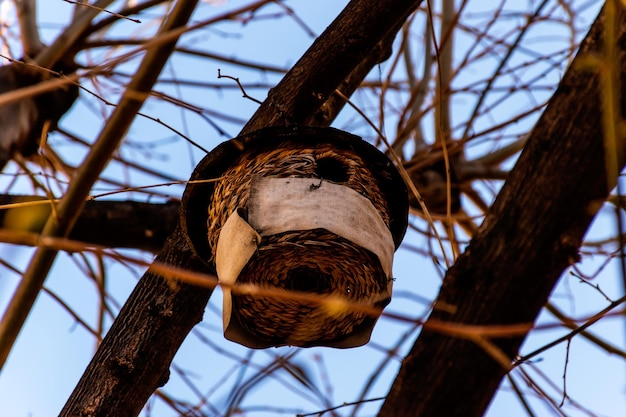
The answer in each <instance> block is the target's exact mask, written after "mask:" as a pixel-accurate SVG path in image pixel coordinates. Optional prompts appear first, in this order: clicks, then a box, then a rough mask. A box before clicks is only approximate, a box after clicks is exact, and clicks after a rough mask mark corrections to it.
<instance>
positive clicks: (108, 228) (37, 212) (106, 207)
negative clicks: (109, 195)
mask: <svg viewBox="0 0 626 417" xmlns="http://www.w3.org/2000/svg"><path fill="white" fill-rule="evenodd" d="M38 200H39V201H42V202H45V201H46V199H45V198H43V197H28V196H15V195H0V208H1V206H3V205H7V204H15V203H23V202H26V201H38ZM179 206H180V204H179V202H178V201H169V202H167V203H142V202H137V201H102V200H94V201H88V202H87V203H86V204H85V207H84V208H83V211H82V212H81V213H80V217H78V219H77V221H76V224H75V225H74V228H73V229H72V230H71V232H70V234H69V236H68V237H69V238H70V239H73V240H78V241H81V242H89V243H95V244H97V245H99V246H109V247H113V248H131V249H140V250H145V251H150V252H154V253H156V252H158V251H160V250H161V248H162V247H163V244H164V242H165V239H166V238H167V237H168V236H169V235H170V234H172V232H173V231H174V228H175V227H176V224H177V223H178V208H179ZM50 213H51V207H50V205H49V204H38V205H36V206H30V205H26V206H23V207H19V206H18V207H15V208H10V209H7V210H0V227H3V228H8V229H12V228H19V229H23V227H24V224H27V225H28V230H29V231H30V232H35V233H40V232H41V230H42V229H43V225H44V222H45V220H46V219H47V218H48V216H49V215H50Z"/></svg>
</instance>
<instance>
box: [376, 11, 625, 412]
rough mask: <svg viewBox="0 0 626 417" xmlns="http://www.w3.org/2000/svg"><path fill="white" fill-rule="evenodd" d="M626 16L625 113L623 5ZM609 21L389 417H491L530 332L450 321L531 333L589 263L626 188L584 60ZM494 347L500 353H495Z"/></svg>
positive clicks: (396, 392) (549, 111)
mask: <svg viewBox="0 0 626 417" xmlns="http://www.w3.org/2000/svg"><path fill="white" fill-rule="evenodd" d="M615 3H616V4H617V3H619V2H615ZM618 14H619V16H618V17H619V26H618V35H617V38H616V40H617V43H618V48H619V57H616V59H619V63H620V67H619V68H620V69H621V74H622V81H621V85H622V89H621V99H622V101H621V103H620V104H621V109H622V114H623V113H624V111H623V109H624V108H626V106H625V104H626V102H625V101H624V100H623V99H624V97H626V90H625V89H624V88H623V87H624V86H626V77H625V76H624V74H625V73H626V71H624V68H626V43H624V39H625V36H626V14H625V13H624V9H623V8H622V6H619V13H618ZM608 18H609V17H608V13H607V14H605V13H604V12H603V13H601V14H600V17H599V18H598V19H597V20H596V21H595V23H594V24H593V26H592V28H591V30H590V32H589V34H588V35H587V37H586V39H585V40H584V42H583V44H582V46H581V50H580V51H579V53H578V55H577V58H576V60H575V61H574V63H573V64H572V65H571V66H570V68H569V69H568V71H567V72H566V74H565V76H564V77H563V80H562V82H561V84H560V85H559V87H558V89H557V91H556V93H555V94H554V96H553V97H552V99H551V100H550V102H549V105H548V107H547V108H546V110H545V112H544V113H543V115H542V117H541V118H540V120H539V121H538V123H537V125H536V126H535V128H534V130H533V131H532V133H531V136H530V138H529V140H528V144H527V145H526V148H525V150H524V151H523V153H522V155H521V156H520V158H519V161H518V162H517V164H516V166H515V168H514V169H513V170H512V171H511V173H510V174H509V177H508V179H507V181H506V183H505V185H504V186H503V188H502V190H501V192H500V194H499V195H498V197H497V198H496V201H495V203H494V204H493V206H492V207H491V209H490V210H489V212H488V214H487V216H486V218H485V220H484V222H483V224H482V226H481V227H480V229H479V230H478V232H477V233H476V235H475V236H474V237H473V239H472V240H471V242H470V244H469V246H468V248H467V250H466V251H465V253H464V254H463V255H462V256H460V257H459V259H458V260H457V262H456V264H455V265H454V266H453V267H452V268H450V270H449V271H448V273H447V275H446V277H445V279H444V283H443V286H442V288H441V290H440V293H439V295H438V297H437V302H436V304H435V307H434V309H433V311H432V313H431V315H430V317H429V318H428V321H427V322H426V324H425V325H424V329H423V331H422V334H421V335H420V336H419V338H418V339H417V341H416V342H415V344H414V346H413V348H412V349H411V351H410V353H409V354H408V356H407V357H406V358H405V360H404V361H403V363H402V367H401V369H400V372H399V374H398V376H397V378H396V380H395V382H394V384H393V386H392V388H391V391H390V393H389V395H388V397H387V399H386V401H385V402H384V404H383V406H382V409H381V411H380V414H379V416H381V417H387V416H394V417H402V416H420V417H428V416H481V415H483V413H484V412H485V410H486V408H487V406H488V405H489V402H490V400H491V398H492V397H493V395H494V393H495V391H496V390H497V388H498V386H499V384H500V382H501V380H502V378H503V377H504V376H505V374H506V373H507V371H508V370H510V364H511V363H512V360H513V358H514V357H515V356H516V355H517V353H518V349H519V348H520V345H521V343H522V342H523V340H524V337H525V335H526V332H523V334H519V333H518V334H517V335H514V336H510V335H509V337H507V336H506V335H504V334H503V335H500V336H495V337H491V338H490V337H489V336H488V335H481V334H480V332H479V331H478V330H475V331H474V332H473V333H471V332H465V333H464V334H462V335H461V336H459V333H457V336H456V337H455V336H454V335H451V334H450V333H449V332H448V333H446V331H445V330H442V326H441V325H442V324H445V323H447V324H453V325H454V324H456V325H458V326H459V327H458V328H457V329H456V330H457V331H462V330H463V329H462V325H481V326H494V325H515V324H528V325H529V326H528V329H530V327H531V326H530V325H531V324H532V323H533V322H534V321H535V319H536V318H537V316H538V314H539V312H540V310H541V308H542V307H543V306H544V304H545V303H546V301H547V300H548V297H549V295H550V293H551V291H552V289H553V288H554V286H555V284H556V282H557V280H558V279H559V277H560V276H561V274H562V273H563V271H564V270H565V269H566V268H567V267H568V266H570V265H571V264H573V263H575V262H577V260H578V259H579V256H578V248H579V247H580V245H581V242H582V238H583V235H584V233H585V231H586V230H587V228H588V227H589V224H590V223H591V220H592V219H593V217H594V215H595V214H596V212H597V210H598V209H599V208H600V207H601V205H602V203H603V202H604V201H605V199H606V197H607V196H608V193H609V191H610V189H611V188H612V187H613V186H614V185H615V183H616V179H617V178H616V175H617V173H618V172H619V171H621V169H622V168H623V161H624V154H625V151H626V149H625V146H624V143H623V140H619V139H618V141H617V143H618V145H617V148H616V149H612V150H611V152H615V154H613V155H614V156H616V158H615V159H617V160H618V161H619V162H618V167H613V169H610V170H609V171H612V172H613V174H612V175H610V174H607V169H606V164H605V157H607V154H606V153H605V150H604V146H605V145H604V141H605V140H606V139H605V136H604V132H603V129H602V125H603V112H602V109H603V108H602V101H601V97H602V96H601V94H602V93H601V90H600V86H601V80H602V79H601V77H600V76H599V74H598V72H593V70H590V69H589V68H588V67H587V68H586V69H582V65H581V64H580V62H581V61H582V60H584V59H587V58H588V57H589V56H590V53H592V52H595V53H596V55H597V53H598V52H599V51H601V50H602V49H603V40H602V39H603V30H604V27H605V26H607V25H606V20H607V19H608ZM611 64H614V62H611V61H608V64H606V63H605V65H611ZM597 70H599V68H596V71H597ZM604 76H606V73H605V74H604ZM609 155H610V154H609ZM614 168H618V169H617V170H615V169H614ZM438 306H446V308H445V309H444V308H438ZM450 307H453V310H454V311H453V312H451V310H450ZM442 322H444V323H442ZM447 327H448V330H450V326H449V325H448V326H447ZM437 329H439V330H437ZM489 343H491V345H489V346H490V348H491V350H490V353H488V352H487V350H489V349H487V350H486V349H485V347H486V346H488V344H489ZM479 345H482V347H481V346H479ZM500 354H503V356H499V358H498V360H496V357H498V355H500Z"/></svg>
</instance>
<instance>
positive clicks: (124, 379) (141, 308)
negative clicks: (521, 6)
mask: <svg viewBox="0 0 626 417" xmlns="http://www.w3.org/2000/svg"><path fill="white" fill-rule="evenodd" d="M420 2H421V0H413V1H409V2H405V1H401V0H384V1H379V0H353V1H352V2H351V3H350V4H349V5H348V6H347V7H346V9H344V11H343V12H342V13H341V14H340V16H339V17H338V18H337V19H336V20H335V21H334V22H333V23H332V24H331V26H329V28H328V29H327V30H326V31H325V32H324V33H323V34H322V35H321V36H320V37H319V38H318V40H317V41H316V42H315V43H314V44H313V45H312V46H311V48H309V50H308V51H307V52H306V53H305V54H304V56H303V57H302V58H301V60H300V61H298V63H297V64H296V65H295V66H294V67H293V68H292V70H291V71H289V73H288V74H286V75H285V78H284V79H283V80H282V81H281V83H280V84H279V85H278V86H277V87H276V88H274V89H273V90H272V92H270V95H269V97H268V99H266V100H265V101H264V102H263V104H262V105H261V106H260V107H259V109H258V111H257V112H256V113H255V115H254V116H253V117H252V119H251V121H250V123H248V124H247V125H246V127H245V128H244V131H243V132H242V133H247V132H250V131H252V130H256V129H258V128H261V127H266V126H272V125H284V124H288V123H296V122H302V121H303V120H306V119H308V118H310V117H312V116H313V114H315V113H316V112H317V111H318V110H319V108H320V107H321V106H322V104H323V103H324V102H325V100H326V98H327V97H329V96H330V94H331V93H332V92H333V91H334V90H335V89H336V88H337V87H338V86H339V84H340V83H341V82H342V81H343V80H344V79H345V78H346V77H347V76H348V75H349V74H350V73H351V72H352V71H353V69H354V68H355V67H356V66H357V65H358V64H359V63H360V62H361V61H362V60H363V59H364V58H365V57H367V56H368V54H369V52H370V51H371V49H372V48H374V46H375V45H376V44H377V43H378V42H379V41H380V40H381V39H383V38H384V37H385V36H386V35H387V34H389V33H390V32H391V31H392V30H394V29H395V30H397V29H396V28H399V27H400V26H401V25H402V23H403V21H404V20H405V19H406V17H407V16H408V15H409V14H410V13H411V12H412V11H413V10H415V8H416V7H417V6H418V5H419V3H420ZM329 57H332V59H331V58H329ZM320 62H324V63H326V65H325V66H324V65H321V64H320ZM364 75H365V74H363V76H364ZM196 172H198V171H196ZM192 177H193V176H192ZM182 215H184V213H182ZM157 261H160V262H163V263H166V264H168V265H171V266H177V267H182V268H187V269H191V270H194V271H196V272H204V273H210V272H211V271H210V270H209V268H208V267H207V266H206V265H205V264H203V263H202V262H200V261H199V260H198V258H197V257H196V256H195V255H194V254H192V253H191V250H190V249H189V246H188V243H187V240H186V238H185V236H184V235H183V233H182V232H181V230H180V228H179V227H178V228H177V229H176V231H175V233H173V234H172V235H171V236H170V238H169V239H168V240H167V241H166V243H165V246H164V248H163V250H162V252H161V253H160V254H159V256H158V257H157ZM210 294H211V291H210V290H207V289H203V288H198V287H195V286H192V285H188V284H185V283H176V284H173V283H172V282H171V281H169V280H167V279H165V278H163V277H159V276H157V275H155V274H153V273H152V272H150V271H149V272H148V273H146V274H145V275H144V276H143V277H142V279H141V280H140V281H139V283H138V284H137V286H136V287H135V290H134V291H133V293H132V294H131V295H130V296H129V299H128V300H127V302H126V305H125V306H124V308H123V309H122V311H120V314H119V315H118V317H117V319H116V320H115V323H114V325H113V326H112V328H111V330H109V332H108V333H107V335H106V337H105V338H104V340H103V341H102V344H101V345H100V348H99V349H98V352H97V353H96V355H95V356H94V358H93V359H92V361H91V363H90V364H89V365H88V367H87V369H86V371H85V374H84V375H83V377H82V378H81V380H80V381H79V383H78V385H77V387H76V388H75V390H74V392H73V393H72V395H71V396H70V398H69V399H68V402H67V403H66V405H65V407H64V408H63V410H62V412H61V414H60V416H75V415H89V416H103V417H104V416H111V415H115V416H122V417H123V416H134V415H137V414H138V413H139V411H140V409H141V407H140V406H139V405H140V404H143V403H145V401H147V399H148V397H149V395H150V394H151V393H152V392H153V391H154V390H155V389H156V388H157V387H159V386H161V385H163V384H164V383H165V382H166V381H167V370H168V368H169V364H170V363H171V361H172V359H173V356H174V354H175V352H176V350H177V349H178V347H179V346H180V344H182V341H183V339H184V337H185V335H186V334H187V333H188V332H189V331H190V330H191V329H192V328H193V326H194V325H195V324H196V323H197V322H198V320H199V319H200V317H201V316H202V312H203V310H204V307H205V305H206V302H207V300H208V298H209V296H210ZM161 312H167V313H168V314H162V313H161ZM166 316H167V317H166ZM155 329H156V330H155Z"/></svg>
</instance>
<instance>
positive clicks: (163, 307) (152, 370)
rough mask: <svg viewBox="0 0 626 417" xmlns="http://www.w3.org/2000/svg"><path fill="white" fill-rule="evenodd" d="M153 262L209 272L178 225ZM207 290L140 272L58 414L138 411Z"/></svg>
mask: <svg viewBox="0 0 626 417" xmlns="http://www.w3.org/2000/svg"><path fill="white" fill-rule="evenodd" d="M172 247H173V248H175V249H174V250H172V249H169V250H168V248H172ZM156 261H157V262H161V263H165V264H170V265H171V264H173V263H175V264H176V266H178V267H180V268H184V269H188V270H192V271H198V272H206V273H210V271H207V269H206V267H205V266H204V265H203V264H202V263H201V262H200V261H199V260H198V258H196V257H195V256H194V255H193V253H192V252H191V249H190V248H189V247H188V246H187V245H186V240H185V237H184V236H183V235H182V233H181V232H180V229H178V228H177V229H176V231H175V232H174V233H173V234H172V235H171V236H170V237H169V238H168V240H167V241H166V244H165V250H163V251H162V252H161V253H160V254H159V255H158V256H157V258H156ZM210 295H211V290H210V289H209V288H203V287H196V286H192V285H188V284H183V283H177V282H173V281H168V280H165V279H163V278H162V277H161V276H160V275H158V274H155V273H153V272H151V271H148V272H147V273H146V274H144V276H143V277H142V278H141V281H140V283H139V284H138V285H137V286H136V287H135V289H134V290H133V292H132V293H131V295H130V296H129V297H128V300H127V302H126V303H125V304H124V307H123V308H122V310H121V311H120V313H119V315H118V319H117V320H115V322H114V323H113V325H112V326H111V329H109V332H108V333H107V335H106V337H105V339H104V340H103V342H102V344H101V345H100V347H99V348H98V350H97V352H96V354H95V355H94V357H93V359H92V360H91V363H90V364H89V366H88V367H87V369H86V370H85V373H84V374H83V376H82V378H81V380H80V382H79V383H78V385H77V387H76V388H75V390H74V392H73V393H72V395H71V396H70V398H69V399H68V401H67V403H66V404H65V407H64V408H63V410H62V411H61V413H60V416H73V417H74V416H81V417H95V416H102V417H104V416H116V417H126V416H128V417H130V416H136V415H138V414H139V412H140V411H141V409H142V408H143V406H144V404H145V402H146V400H147V399H148V398H149V397H150V395H151V394H152V393H153V392H154V390H155V389H156V388H158V387H160V386H162V385H164V384H165V383H166V382H167V380H168V378H169V366H170V361H171V358H172V357H173V356H174V354H175V353H176V351H177V350H178V348H179V347H180V345H181V344H182V342H183V340H184V339H185V337H186V336H187V334H188V333H189V330H190V329H191V327H193V325H195V324H196V323H198V322H200V321H201V320H202V313H203V310H204V306H205V305H206V303H207V302H208V300H209V297H210ZM181 318H182V319H181Z"/></svg>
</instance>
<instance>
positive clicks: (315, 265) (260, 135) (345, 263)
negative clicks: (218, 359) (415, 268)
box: [181, 127, 408, 348]
mask: <svg viewBox="0 0 626 417" xmlns="http://www.w3.org/2000/svg"><path fill="white" fill-rule="evenodd" d="M260 178H262V179H264V181H260V180H259V181H257V179H260ZM292 178H294V179H295V178H297V179H302V178H307V179H311V180H310V181H309V180H307V181H308V182H309V183H310V186H309V185H307V187H309V189H310V190H311V191H317V192H318V194H315V197H316V198H317V199H318V200H317V201H318V203H319V202H320V201H321V202H325V201H326V200H325V198H329V199H331V200H330V201H337V202H338V203H339V206H340V210H339V213H338V214H337V210H335V212H333V213H334V214H332V215H328V216H326V215H325V214H324V211H325V210H326V209H327V208H326V207H324V204H325V203H324V204H322V205H321V206H319V205H318V206H317V209H316V211H315V213H311V211H310V210H306V209H305V210H302V207H301V208H300V209H299V210H300V211H297V210H298V209H297V208H293V210H295V213H296V217H298V216H300V217H311V218H314V217H315V215H317V220H313V221H312V223H310V224H312V226H307V227H306V228H305V229H304V228H303V229H296V230H291V229H287V230H285V227H287V226H285V227H282V228H279V229H278V230H280V232H279V233H273V232H272V233H269V234H268V233H265V232H263V231H261V229H260V227H261V226H260V224H261V223H262V222H263V220H261V221H255V222H252V220H250V222H251V225H252V226H250V225H248V223H247V222H248V219H247V217H248V211H249V210H254V211H256V210H260V209H257V208H256V207H257V206H256V205H255V204H256V203H255V202H254V201H256V199H252V198H251V193H252V191H251V190H253V189H255V190H256V188H255V187H257V185H256V184H257V183H258V184H266V183H270V184H274V185H275V186H276V182H278V181H279V179H283V180H282V182H280V184H279V185H278V188H283V187H292V186H293V187H296V188H294V189H296V190H297V189H298V188H297V187H298V186H300V188H302V187H301V184H302V183H303V181H302V180H301V181H298V180H289V179H292ZM192 179H215V181H212V182H206V183H196V184H190V185H189V186H188V187H187V190H186V192H185V196H184V197H183V210H181V212H182V215H183V217H182V224H183V227H184V229H185V231H186V232H187V235H188V237H189V240H190V243H191V246H192V247H193V249H194V251H195V252H196V253H197V254H198V256H199V257H200V258H201V259H203V260H204V261H206V262H207V263H208V264H209V265H211V266H213V267H215V263H216V258H218V257H219V256H222V258H225V257H226V256H229V257H232V256H235V255H231V254H230V252H237V249H236V248H234V244H233V243H232V242H233V240H232V239H227V237H224V235H225V234H227V233H228V234H230V233H231V232H230V230H231V228H230V227H229V228H224V225H225V224H227V222H230V220H229V219H230V218H231V217H236V218H237V219H236V220H237V222H238V223H241V224H243V225H244V226H243V227H244V228H246V227H247V228H249V229H250V233H252V234H253V235H257V236H258V241H255V246H254V247H253V248H252V250H249V252H248V254H247V255H246V258H244V260H243V263H242V265H241V268H240V269H236V271H238V274H237V276H236V278H235V279H234V280H233V281H236V283H237V284H254V285H256V286H258V287H260V288H264V289H277V290H278V293H280V291H281V290H283V291H284V290H290V291H297V292H301V293H309V294H315V295H320V296H321V297H318V298H319V299H320V300H321V301H322V302H315V301H310V302H309V301H303V300H302V299H301V298H300V299H298V298H296V299H290V298H288V297H287V298H285V297H273V296H267V295H266V296H258V295H255V294H249V293H239V292H237V291H236V290H235V291H233V292H231V291H230V289H226V288H225V289H224V296H225V300H224V305H225V308H224V310H225V311H224V313H225V315H224V328H225V336H226V337H227V338H228V339H230V340H233V341H236V342H238V343H241V344H243V345H245V346H249V347H254V348H264V347H269V346H279V345H294V346H333V347H353V346H359V345H362V344H365V343H367V341H368V340H369V337H370V334H371V331H372V329H373V326H374V324H375V322H376V320H377V318H378V317H377V316H376V315H372V314H371V312H370V313H369V314H368V313H366V312H364V311H363V310H358V309H350V308H342V309H339V310H333V309H329V308H328V306H326V305H325V304H324V302H323V300H324V298H325V297H326V298H328V296H335V297H339V298H340V299H343V300H345V301H348V302H353V303H359V304H365V305H367V306H370V307H373V308H377V309H379V311H382V308H383V307H384V306H385V305H387V304H388V303H389V301H390V298H391V279H392V278H391V271H390V265H391V259H389V260H388V262H387V260H386V258H385V256H386V255H385V254H384V252H385V251H384V250H378V246H385V245H386V246H390V248H389V249H390V250H389V251H388V252H389V253H390V254H391V255H389V256H390V257H392V254H393V250H394V249H396V248H397V247H398V245H399V244H400V241H401V240H402V237H403V235H404V232H405V229H406V224H407V207H408V204H407V192H406V187H405V185H404V182H403V181H402V180H401V178H400V176H399V174H398V172H397V170H396V169H395V167H394V166H393V165H392V164H391V163H390V161H389V160H388V159H387V158H386V157H385V156H384V155H383V154H382V153H380V152H379V151H378V150H377V149H376V148H374V147H373V146H371V145H369V144H368V143H367V142H364V141H362V140H361V139H360V138H358V137H356V136H353V135H351V134H348V133H345V132H342V131H339V130H336V129H331V128H313V127H297V128H296V127H281V128H268V129H262V130H260V131H257V132H254V133H252V134H250V135H246V136H241V137H238V138H235V139H233V140H231V141H228V142H225V143H223V144H221V145H220V146H218V147H217V148H216V149H215V150H214V151H212V152H211V153H210V154H209V155H207V157H206V158H205V159H204V160H203V161H201V163H200V164H199V165H198V167H197V168H196V171H195V172H194V175H193V176H192ZM307 184H308V183H307ZM259 186H260V185H259ZM318 190H319V191H318ZM326 191H330V192H329V193H328V194H324V192H326ZM254 192H255V193H263V192H264V191H254ZM304 192H305V193H306V190H305V191H304ZM306 194H308V193H306ZM343 195H345V199H344V197H343ZM255 196H256V194H255ZM326 196H328V197H326ZM332 196H335V197H332ZM337 196H339V197H337ZM260 198H261V199H263V198H270V199H271V197H267V196H261V197H260ZM306 198H308V197H306ZM332 198H334V199H335V200H332ZM320 199H321V200H320ZM251 200H254V201H251ZM343 200H345V201H351V202H352V203H344V202H343ZM295 201H296V200H295V199H294V200H292V199H285V200H282V199H281V200H278V201H273V202H272V204H274V207H280V208H281V209H285V210H289V209H290V207H289V206H290V204H292V203H293V204H295ZM303 201H304V200H303ZM354 202H356V203H354ZM342 203H344V204H348V205H347V206H345V207H344V206H341V204H342ZM258 204H263V203H258ZM300 204H306V203H303V202H302V201H301V202H300ZM331 204H332V203H331ZM304 207H306V206H304ZM342 207H343V208H345V209H342ZM353 207H359V208H354V209H353ZM362 207H365V209H362ZM334 208H335V209H337V207H334ZM332 209H333V207H330V208H328V210H332ZM342 210H343V211H342ZM368 210H369V212H370V213H369V215H370V217H369V218H367V219H368V220H367V222H368V224H369V223H373V222H372V217H371V215H372V212H373V213H374V216H375V217H376V219H375V220H377V221H378V222H379V223H380V224H382V225H383V226H382V228H384V229H385V231H384V233H387V234H388V235H389V237H388V238H385V237H384V233H380V232H372V233H374V234H371V233H370V235H368V236H367V237H362V236H359V233H360V232H361V231H360V230H358V229H359V228H358V227H348V228H346V227H344V228H343V229H342V228H341V224H343V223H345V224H347V225H351V224H361V223H359V221H360V220H359V219H358V217H359V216H360V215H361V214H362V213H361V211H364V212H365V211H368ZM355 211H356V212H355ZM343 212H346V213H345V214H346V216H348V217H349V219H346V220H345V221H344V219H342V218H341V217H342V216H343ZM299 213H301V215H300V214H299ZM329 213H330V212H329ZM365 214H367V213H365ZM250 215H251V216H253V215H254V213H250ZM270 215H271V213H270ZM326 217H332V218H333V219H334V222H331V223H328V219H326ZM335 217H337V218H338V219H335ZM355 218H357V219H356V220H355ZM274 221H275V222H276V221H280V219H278V220H276V219H275V220H274ZM315 221H317V222H318V223H315ZM350 222H353V223H350ZM354 222H356V223H354ZM335 223H337V224H338V228H337V227H334V226H333V224H335ZM374 223H375V222H374ZM296 224H298V225H299V224H300V223H299V222H298V221H297V219H296ZM307 224H309V223H307ZM316 224H319V225H322V226H323V227H316V226H315V225H316ZM327 224H330V226H327ZM256 225H259V226H256ZM366 226H368V225H366ZM223 229H227V231H223ZM355 229H357V230H355ZM331 230H332V231H331ZM338 230H339V231H338ZM257 232H259V233H260V234H258V233H257ZM376 233H378V234H376ZM379 235H380V236H381V239H380V242H373V243H372V240H375V241H377V240H378V239H372V238H371V236H375V237H377V236H379ZM220 241H221V243H220ZM234 241H235V242H236V241H237V240H236V239H235V240H234ZM224 242H228V243H224ZM355 242H359V244H357V243H355ZM220 244H221V245H222V246H221V248H222V249H221V253H222V255H219V254H218V247H220ZM366 248H369V249H366ZM224 253H227V254H228V255H224ZM218 261H219V259H218ZM228 262H230V261H229V260H228ZM218 264H220V263H219V262H218ZM221 264H222V265H223V264H224V261H223V260H222V262H221ZM217 272H218V276H219V278H220V280H225V279H226V278H224V276H225V275H226V273H223V272H221V271H220V270H219V267H218V271H217ZM228 280H229V283H231V282H230V281H231V279H230V278H228ZM233 283H234V282H233Z"/></svg>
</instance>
